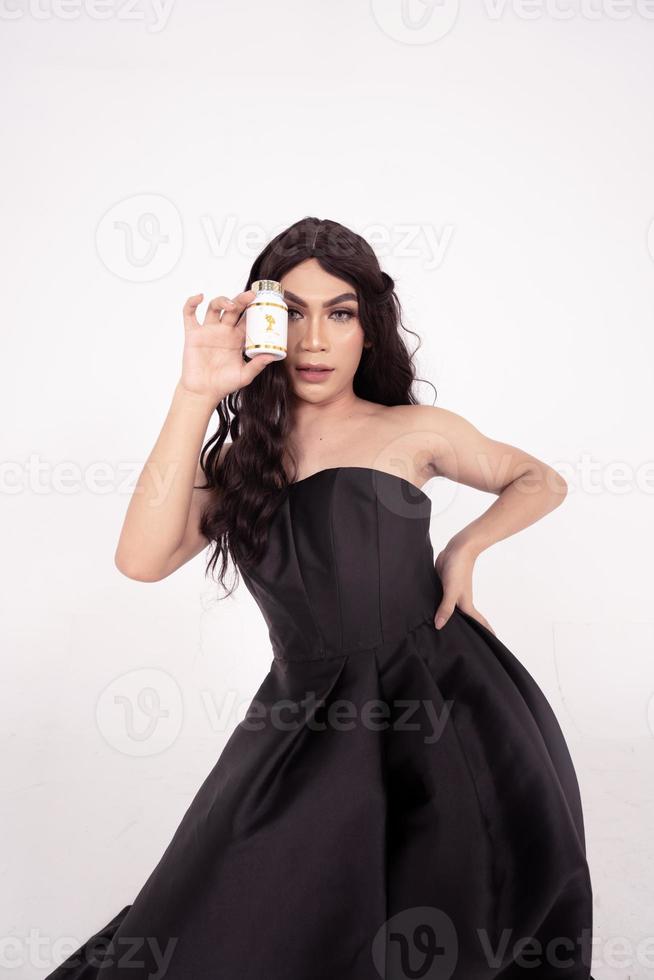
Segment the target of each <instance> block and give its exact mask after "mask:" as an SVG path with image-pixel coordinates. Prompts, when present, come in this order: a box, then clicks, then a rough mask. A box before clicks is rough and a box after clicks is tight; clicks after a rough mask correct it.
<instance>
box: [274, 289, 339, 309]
mask: <svg viewBox="0 0 654 980" xmlns="http://www.w3.org/2000/svg"><path fill="white" fill-rule="evenodd" d="M284 299H287V300H289V299H290V301H291V303H297V305H298V306H305V307H306V306H307V305H308V304H307V303H305V301H304V300H303V299H300V297H299V296H296V294H295V293H292V292H291V291H290V289H285V290H284ZM349 299H353V300H354V302H355V303H356V301H357V297H356V293H341V295H340V296H334V298H333V299H328V300H325V302H324V303H323V304H322V307H323V309H324V310H326V309H328V308H329V307H330V306H336V304H337V303H344V302H345V301H346V300H349Z"/></svg>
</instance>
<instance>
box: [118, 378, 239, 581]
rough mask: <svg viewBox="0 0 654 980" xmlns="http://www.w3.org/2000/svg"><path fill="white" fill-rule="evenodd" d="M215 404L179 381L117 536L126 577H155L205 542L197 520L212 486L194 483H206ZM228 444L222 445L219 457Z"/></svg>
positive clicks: (167, 572) (176, 565) (168, 571)
mask: <svg viewBox="0 0 654 980" xmlns="http://www.w3.org/2000/svg"><path fill="white" fill-rule="evenodd" d="M218 400H220V399H218ZM216 404H217V403H216V402H214V400H213V399H211V400H210V401H209V400H207V398H205V397H203V396H200V395H196V394H194V393H193V392H189V391H187V390H185V389H184V388H183V386H182V385H181V384H180V383H179V382H178V383H177V386H176V387H175V392H174V395H173V399H172V403H171V405H170V409H169V411H168V414H167V416H166V419H165V421H164V424H163V427H162V429H161V432H160V434H159V437H158V439H157V441H156V443H155V445H154V448H153V449H152V452H151V453H150V455H149V457H148V459H147V461H146V463H145V466H144V467H143V469H142V471H141V474H140V476H139V479H138V481H137V484H136V487H135V489H134V493H133V494H132V497H131V499H130V502H129V506H128V508H127V513H126V515H125V520H124V522H123V527H122V531H121V534H120V538H119V540H118V546H117V548H116V554H115V557H114V561H115V563H116V567H117V568H118V569H119V571H121V572H122V573H123V575H127V577H128V578H133V579H136V580H137V581H140V582H157V581H159V580H160V579H162V578H165V577H166V576H167V575H170V574H171V572H174V571H175V570H176V569H177V568H179V567H180V565H183V564H184V562H187V561H189V559H191V558H193V557H194V556H195V555H197V554H199V552H200V551H202V549H203V548H205V547H207V545H208V544H209V542H208V541H207V539H206V538H205V537H204V536H203V535H202V534H200V530H199V526H198V525H199V520H200V515H201V512H202V509H203V507H204V505H205V504H206V502H207V497H208V494H209V492H210V491H209V490H200V489H195V488H194V484H200V485H201V484H203V483H204V482H205V480H204V474H203V473H202V469H201V467H200V464H199V455H200V450H201V449H202V444H203V441H204V437H205V435H206V432H207V426H208V424H209V420H210V418H211V415H212V413H213V412H214V410H215V407H216ZM229 446H230V444H229V443H225V444H224V445H223V447H222V450H221V461H222V458H223V457H224V454H225V452H226V451H227V450H228V449H229Z"/></svg>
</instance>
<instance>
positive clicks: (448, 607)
mask: <svg viewBox="0 0 654 980" xmlns="http://www.w3.org/2000/svg"><path fill="white" fill-rule="evenodd" d="M455 605H456V603H455V601H454V599H450V598H449V596H443V598H442V600H441V604H440V605H439V607H438V609H437V610H436V615H435V616H434V626H435V627H436V629H437V630H439V629H441V628H442V627H443V626H445V623H446V622H447V621H448V619H449V618H450V616H451V615H452V613H453V612H454V607H455Z"/></svg>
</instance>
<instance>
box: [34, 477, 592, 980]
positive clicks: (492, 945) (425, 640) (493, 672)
mask: <svg viewBox="0 0 654 980" xmlns="http://www.w3.org/2000/svg"><path fill="white" fill-rule="evenodd" d="M430 520H431V500H430V498H429V497H428V496H427V495H426V494H425V493H424V492H423V491H422V490H419V489H418V488H416V487H415V486H414V485H413V484H412V483H410V482H408V481H407V480H405V479H403V478H402V477H399V476H396V475H393V474H390V473H387V472H382V471H379V470H373V469H370V468H367V467H354V466H339V467H333V468H329V469H325V470H321V471H319V472H318V473H315V474H313V475H312V476H310V477H307V478H306V479H304V480H300V481H299V482H296V483H294V484H292V485H291V486H290V487H289V488H288V490H286V491H282V498H281V502H280V507H279V509H278V510H277V512H276V513H275V516H274V518H273V520H272V522H271V524H270V529H269V535H270V537H269V542H268V547H267V550H266V554H265V556H264V558H263V559H262V561H261V562H260V563H259V564H258V565H257V566H256V567H255V568H250V569H249V571H248V572H247V574H246V573H245V572H244V571H243V569H241V572H242V574H243V579H244V581H245V583H246V586H247V588H248V589H249V591H250V592H251V594H252V596H253V597H254V599H255V601H256V603H257V604H258V606H259V608H260V610H261V612H262V614H263V616H264V619H265V621H266V624H267V625H268V627H269V636H270V641H271V647H272V653H273V659H272V662H271V666H270V669H269V671H268V673H267V674H266V675H265V677H264V678H263V680H262V683H261V685H260V687H259V689H258V691H257V693H256V695H255V697H254V699H253V701H252V703H251V705H250V709H249V711H248V713H247V715H246V717H245V718H244V719H243V721H241V722H240V724H239V725H237V727H236V728H235V729H234V731H233V733H232V734H231V736H230V738H229V740H228V742H227V744H226V745H225V747H224V749H223V751H222V753H221V754H220V756H219V757H218V759H217V761H216V763H215V765H214V767H213V769H212V770H211V771H210V773H209V775H208V776H207V777H206V779H205V781H204V782H203V784H202V785H201V786H200V789H199V790H198V792H197V794H196V795H195V797H194V799H193V800H192V802H191V804H190V805H189V807H188V809H187V810H186V812H185V814H184V816H183V817H182V820H181V823H180V824H179V826H178V828H177V830H176V831H175V833H174V835H173V837H172V840H171V841H170V843H169V844H168V846H167V847H166V849H165V851H164V852H163V854H162V856H161V858H160V859H159V861H158V863H157V864H156V866H155V867H154V869H153V871H152V872H151V874H150V876H149V877H148V879H147V880H146V881H145V883H144V884H143V886H142V888H141V890H140V891H139V892H138V894H137V895H136V897H135V898H134V900H133V902H132V903H131V904H130V905H126V906H125V907H124V908H123V909H122V910H121V911H119V912H118V913H117V914H116V915H115V916H114V918H113V919H111V921H110V922H108V923H107V924H106V925H105V926H104V928H101V929H99V930H98V932H97V933H96V934H95V935H93V936H92V937H90V938H89V939H88V940H87V941H86V942H85V943H84V945H83V946H82V947H80V949H79V950H77V952H76V953H74V954H72V955H71V956H70V957H69V958H68V959H67V960H66V961H65V962H64V963H62V964H61V965H60V966H59V967H58V968H56V969H55V970H54V972H52V973H50V974H49V975H48V977H49V980H99V978H101V980H146V978H148V980H154V978H157V980H160V978H166V980H209V978H211V980H214V978H215V980H379V978H380V977H381V978H386V980H407V978H416V977H418V978H421V980H449V978H454V980H490V978H502V980H515V978H518V977H519V978H524V980H526V978H530V980H592V978H591V975H590V953H591V940H592V937H591V927H592V922H591V917H592V893H591V882H590V876H589V869H588V865H587V861H586V854H585V840H584V826H583V817H582V806H581V800H580V794H579V787H578V783H577V778H576V774H575V770H574V767H573V763H572V760H571V758H570V754H569V751H568V748H567V745H566V742H565V740H564V737H563V734H562V731H561V729H560V727H559V724H558V722H557V720H556V717H555V715H554V713H553V711H552V708H551V707H550V705H549V703H548V701H547V700H546V698H545V696H544V694H543V692H542V691H541V689H540V688H539V687H538V685H537V683H536V681H535V680H534V679H533V677H532V676H531V675H530V674H529V673H528V672H527V670H526V669H525V667H524V666H523V665H522V664H521V663H520V661H519V660H518V659H517V658H516V657H515V656H514V655H513V654H512V653H511V652H510V651H509V650H508V649H507V647H506V646H504V644H503V643H502V642H501V640H499V639H498V638H497V637H496V636H495V634H493V633H492V632H491V631H490V630H488V629H487V628H486V627H485V626H484V625H483V624H481V623H480V622H479V621H478V620H476V619H474V618H473V617H471V616H469V615H468V614H466V613H464V612H463V611H462V610H460V609H459V608H458V607H456V608H455V611H454V613H453V614H452V616H451V617H450V619H449V620H448V622H447V623H446V625H445V626H444V627H443V628H442V629H441V630H437V629H436V628H435V626H434V614H435V611H436V607H437V606H438V603H439V602H440V599H441V596H442V594H443V593H442V585H441V581H440V578H439V576H438V573H437V572H436V569H435V567H434V554H433V550H432V545H431V540H430V535H429V527H430Z"/></svg>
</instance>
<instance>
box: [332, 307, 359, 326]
mask: <svg viewBox="0 0 654 980" xmlns="http://www.w3.org/2000/svg"><path fill="white" fill-rule="evenodd" d="M336 313H344V314H345V316H344V317H338V320H339V321H340V322H341V323H347V322H348V320H353V319H354V317H355V316H356V313H355V312H354V310H345V309H343V310H333V311H332V314H331V315H332V316H334V315H335V314H336Z"/></svg>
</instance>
